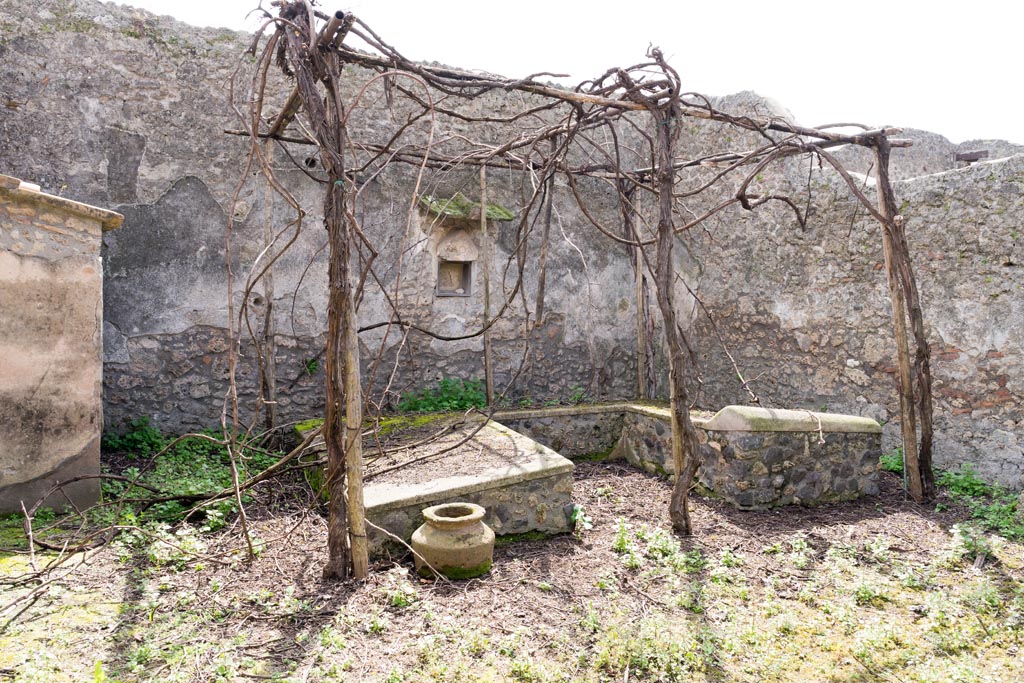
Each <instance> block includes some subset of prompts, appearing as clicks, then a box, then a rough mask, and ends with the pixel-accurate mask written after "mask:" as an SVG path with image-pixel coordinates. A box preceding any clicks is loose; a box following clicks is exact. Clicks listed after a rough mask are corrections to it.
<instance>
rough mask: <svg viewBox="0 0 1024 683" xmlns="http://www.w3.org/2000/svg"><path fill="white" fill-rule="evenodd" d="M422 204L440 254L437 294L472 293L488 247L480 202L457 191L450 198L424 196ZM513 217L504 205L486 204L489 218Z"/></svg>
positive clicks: (502, 218) (503, 219) (421, 200)
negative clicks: (481, 261) (476, 271)
mask: <svg viewBox="0 0 1024 683" xmlns="http://www.w3.org/2000/svg"><path fill="white" fill-rule="evenodd" d="M420 204H421V206H422V207H423V208H424V209H426V210H427V212H428V213H429V214H430V218H431V221H432V226H431V228H430V232H431V237H432V241H433V242H434V243H435V244H436V247H435V249H434V253H435V254H436V255H437V268H436V274H437V283H436V286H435V289H434V292H435V294H436V296H438V297H454V296H465V297H468V296H471V295H472V294H473V275H474V272H475V268H474V264H476V263H478V261H480V260H481V258H482V256H485V255H484V254H482V251H481V247H482V246H483V248H486V246H485V245H482V241H481V239H480V238H481V237H485V236H486V234H485V233H484V232H483V231H482V229H481V227H480V225H481V220H480V219H481V215H480V204H479V203H478V202H473V201H470V200H469V199H467V198H466V197H465V196H464V195H463V194H462V193H456V194H455V195H454V196H453V197H452V198H451V199H440V198H437V197H433V196H430V195H423V196H421V197H420ZM513 218H515V214H513V213H512V212H511V211H509V210H508V209H506V208H505V207H503V206H501V205H499V204H487V220H499V221H510V220H512V219H513ZM481 265H483V264H481ZM481 272H483V271H482V270H481Z"/></svg>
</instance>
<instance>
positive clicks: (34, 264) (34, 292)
mask: <svg viewBox="0 0 1024 683" xmlns="http://www.w3.org/2000/svg"><path fill="white" fill-rule="evenodd" d="M120 224H121V216H120V215H119V214H116V213H113V212H111V211H105V210H103V209H98V208H95V207H92V206H88V205H85V204H80V203H78V202H73V201H70V200H68V199H64V198H63V197H56V196H53V195H49V194H46V193H44V192H40V191H39V188H38V187H36V186H34V185H30V184H26V183H23V182H21V181H19V180H17V179H16V178H11V177H9V176H5V175H0V358H2V359H3V360H2V361H0V513H6V512H20V511H21V505H22V503H23V502H24V505H25V506H26V507H31V506H32V504H33V503H35V502H36V500H38V499H39V498H40V497H41V496H43V495H45V494H46V493H47V491H49V490H50V488H51V487H52V486H53V485H54V484H55V483H57V482H59V481H68V480H70V479H73V478H75V477H79V476H88V475H92V476H95V475H97V474H99V470H100V430H101V428H102V424H103V415H102V404H101V395H100V381H101V377H102V373H103V367H102V350H103V347H102V341H101V336H100V333H101V328H102V316H103V299H102V291H103V284H102V271H101V267H100V239H101V233H102V231H103V230H110V229H113V228H116V227H117V226H119V225H120ZM99 489H100V487H99V480H98V479H95V478H93V479H84V480H82V481H78V482H75V483H73V484H71V485H69V486H67V487H65V490H64V493H65V494H66V495H67V497H65V496H64V495H54V496H53V503H54V504H55V505H60V506H63V505H66V504H68V502H72V503H74V504H76V505H88V504H91V503H94V502H95V501H96V500H97V499H98V497H99ZM48 502H49V501H48Z"/></svg>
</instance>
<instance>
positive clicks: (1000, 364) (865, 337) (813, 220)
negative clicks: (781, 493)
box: [696, 155, 1024, 488]
mask: <svg viewBox="0 0 1024 683" xmlns="http://www.w3.org/2000/svg"><path fill="white" fill-rule="evenodd" d="M808 171H809V169H808V168H807V166H806V162H804V163H802V164H793V165H792V166H791V167H790V168H789V169H788V180H786V179H780V180H779V182H780V183H781V184H783V186H785V183H786V182H788V183H789V185H788V191H790V192H793V193H797V192H799V191H800V189H801V188H804V191H805V192H806V187H807V186H808ZM810 187H811V189H812V191H813V196H814V198H815V200H816V203H815V205H814V206H813V208H812V211H811V212H810V218H809V221H808V225H807V228H806V229H804V230H801V229H800V227H799V226H798V225H796V223H795V221H794V220H793V219H792V217H790V216H786V215H784V214H781V213H778V212H776V213H772V212H765V213H762V214H761V215H759V216H755V217H740V218H739V220H736V221H717V222H715V223H713V224H711V225H709V230H708V232H707V233H704V234H702V235H700V236H698V237H697V242H698V246H697V247H696V248H697V249H698V250H699V251H700V253H701V255H702V263H703V266H704V278H705V280H706V281H708V282H714V283H715V286H714V287H705V288H704V290H703V291H704V301H705V303H706V304H707V306H708V308H709V309H711V310H712V311H713V312H714V314H715V319H716V320H715V322H716V329H712V327H711V325H710V324H709V323H708V322H707V319H706V318H701V317H699V316H698V317H697V319H696V325H697V328H698V329H699V330H701V332H700V334H701V336H702V337H703V339H705V340H707V339H715V338H717V336H718V335H719V334H720V335H721V336H722V338H723V339H724V340H725V343H726V345H727V346H728V348H729V349H730V350H731V352H732V354H733V356H734V358H735V359H736V360H737V363H738V365H739V367H740V368H741V370H742V373H743V375H744V377H746V378H749V379H751V380H753V382H752V384H751V387H752V388H753V389H754V390H755V391H756V392H757V393H758V395H759V396H760V397H761V398H762V400H763V402H764V403H765V405H770V406H775V407H803V408H809V409H815V410H827V411H838V412H846V413H853V414H861V415H866V416H870V417H872V418H874V419H876V420H878V421H880V422H882V423H883V424H885V426H886V435H887V439H886V448H887V449H892V448H895V447H897V446H898V435H899V429H898V418H899V407H898V403H897V393H896V382H897V379H896V358H895V352H894V346H893V342H892V339H893V333H892V323H891V315H890V304H889V298H888V290H887V284H886V280H885V275H884V271H883V254H882V247H881V236H880V233H879V227H878V225H877V224H876V223H874V222H873V221H872V220H871V219H870V217H869V216H866V215H865V212H864V211H863V210H862V209H859V208H858V207H857V206H856V205H855V204H854V203H853V201H852V200H851V199H849V195H848V193H847V192H846V190H845V188H843V187H841V185H840V183H839V181H838V179H837V178H836V176H834V175H833V174H831V173H828V172H822V171H819V170H818V169H817V168H815V169H813V170H812V171H811V173H810ZM867 187H868V189H869V190H870V189H871V187H870V184H868V186H867ZM895 191H896V195H897V198H898V201H899V202H901V206H900V211H901V212H902V214H903V215H904V216H905V217H906V219H907V235H908V240H909V244H910V250H911V254H912V256H913V259H914V262H915V272H916V277H917V279H918V283H919V287H920V291H921V298H922V305H923V308H924V320H925V324H926V327H927V331H928V335H929V340H930V342H931V344H932V349H933V356H932V367H933V374H934V391H935V422H936V425H935V426H936V442H935V463H936V465H937V466H939V467H954V466H957V465H959V464H960V463H964V462H970V463H973V464H974V466H975V467H976V469H977V470H978V471H979V472H980V473H981V474H982V476H984V477H985V478H986V479H988V480H990V481H995V482H999V483H1002V484H1004V485H1007V486H1011V487H1016V488H1020V487H1021V486H1022V484H1024V480H1022V475H1024V451H1022V447H1024V408H1022V405H1024V404H1022V400H1021V399H1022V395H1024V384H1022V378H1024V267H1022V265H1021V264H1022V262H1024V238H1022V233H1024V231H1022V229H1021V220H1022V218H1021V217H1022V216H1024V156H1021V155H1018V156H1013V157H1010V158H1008V159H1005V160H1002V161H994V162H982V163H976V164H974V165H972V166H970V167H966V168H961V169H957V170H952V171H946V172H943V173H938V174H934V175H927V176H922V177H918V178H910V179H907V180H903V181H900V182H898V183H896V186H895ZM701 363H702V366H703V371H704V378H705V383H704V385H703V398H702V402H703V403H705V404H710V405H716V404H717V405H722V404H727V403H738V402H742V401H744V400H746V398H747V394H746V392H745V391H744V390H743V389H742V387H741V386H740V385H739V382H738V381H737V380H736V373H735V371H734V369H733V366H732V363H731V361H730V360H729V359H728V357H726V355H725V354H724V352H723V351H722V350H721V346H720V345H717V344H714V343H707V342H704V343H702V344H701Z"/></svg>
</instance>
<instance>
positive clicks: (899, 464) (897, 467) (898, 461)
mask: <svg viewBox="0 0 1024 683" xmlns="http://www.w3.org/2000/svg"><path fill="white" fill-rule="evenodd" d="M878 464H879V465H881V467H882V469H883V470H885V471H886V472H892V473H894V474H903V449H902V448H897V449H895V450H894V451H893V452H892V453H884V454H883V455H882V457H881V458H879V459H878Z"/></svg>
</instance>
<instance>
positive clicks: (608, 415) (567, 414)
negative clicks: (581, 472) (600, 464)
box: [494, 403, 629, 458]
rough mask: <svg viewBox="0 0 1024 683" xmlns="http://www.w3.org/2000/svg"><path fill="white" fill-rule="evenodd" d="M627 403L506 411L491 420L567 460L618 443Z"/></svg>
mask: <svg viewBox="0 0 1024 683" xmlns="http://www.w3.org/2000/svg"><path fill="white" fill-rule="evenodd" d="M628 409H629V408H628V404H625V403H611V404H605V405H578V406H566V407H557V408H538V409H535V410H531V409H526V410H506V411H501V412H499V413H496V414H495V416H494V419H496V420H499V421H500V422H501V423H502V424H504V425H507V426H508V427H510V428H512V429H514V430H516V431H517V432H519V433H520V434H524V435H526V436H528V437H530V438H531V439H533V440H534V441H537V442H538V443H542V444H544V445H545V446H547V447H548V448H550V449H552V450H554V451H557V452H558V453H560V454H561V455H563V456H565V457H567V458H579V457H583V456H589V455H598V454H602V453H608V452H609V451H611V450H612V448H613V447H614V446H615V444H616V443H617V442H618V441H619V436H620V435H621V434H622V427H623V421H624V419H625V417H626V411H627V410H628Z"/></svg>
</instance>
